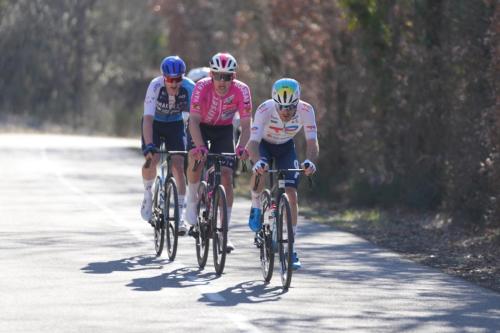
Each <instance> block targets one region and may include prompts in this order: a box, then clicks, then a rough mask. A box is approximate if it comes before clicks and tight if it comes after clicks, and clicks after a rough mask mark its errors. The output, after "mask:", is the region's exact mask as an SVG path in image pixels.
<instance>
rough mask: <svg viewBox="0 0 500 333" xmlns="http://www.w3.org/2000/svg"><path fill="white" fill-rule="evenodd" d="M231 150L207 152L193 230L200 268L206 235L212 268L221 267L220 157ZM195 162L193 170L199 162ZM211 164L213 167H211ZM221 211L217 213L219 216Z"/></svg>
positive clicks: (222, 195) (223, 202)
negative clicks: (210, 250) (196, 221)
mask: <svg viewBox="0 0 500 333" xmlns="http://www.w3.org/2000/svg"><path fill="white" fill-rule="evenodd" d="M228 156H235V154H234V153H221V154H216V153H208V154H207V160H208V161H207V162H212V163H209V164H211V165H207V164H206V168H207V167H208V169H207V171H206V172H205V177H204V178H205V180H203V181H202V182H201V183H200V187H199V189H198V195H199V201H198V226H197V228H196V232H195V234H194V235H195V238H196V254H197V259H198V265H199V266H200V268H203V267H204V266H205V264H206V260H207V256H208V247H209V239H212V241H213V245H212V250H213V257H214V267H215V272H216V273H217V274H218V275H220V274H222V272H223V270H224V265H225V260H226V252H227V229H228V226H227V223H228V221H227V199H226V192H225V189H224V186H223V185H222V184H221V168H222V165H221V161H222V159H223V158H226V157H228ZM199 164H200V162H197V163H195V165H194V167H193V170H195V169H196V168H197V167H198V166H199ZM212 168H213V170H211V169H212ZM219 211H220V216H218V214H219Z"/></svg>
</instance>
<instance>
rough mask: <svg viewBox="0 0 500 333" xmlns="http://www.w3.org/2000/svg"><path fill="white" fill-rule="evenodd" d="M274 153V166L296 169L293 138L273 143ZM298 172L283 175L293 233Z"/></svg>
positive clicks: (295, 220)
mask: <svg viewBox="0 0 500 333" xmlns="http://www.w3.org/2000/svg"><path fill="white" fill-rule="evenodd" d="M275 147H276V149H274V154H275V158H276V167H277V168H278V169H298V168H299V167H300V166H299V161H298V159H297V153H296V151H295V144H294V143H293V140H290V141H288V142H285V143H283V144H281V145H275ZM299 175H300V174H299V173H298V172H287V173H286V175H285V184H286V189H285V191H286V193H287V195H288V199H289V200H290V208H291V210H292V224H293V226H294V233H295V231H296V226H297V214H298V201H297V187H298V184H299Z"/></svg>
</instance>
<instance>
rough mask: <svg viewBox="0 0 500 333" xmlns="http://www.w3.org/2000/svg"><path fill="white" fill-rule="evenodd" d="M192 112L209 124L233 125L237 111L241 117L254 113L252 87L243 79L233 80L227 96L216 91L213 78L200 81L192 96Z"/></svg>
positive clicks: (247, 116)
mask: <svg viewBox="0 0 500 333" xmlns="http://www.w3.org/2000/svg"><path fill="white" fill-rule="evenodd" d="M190 112H191V113H197V114H199V115H200V116H201V123H203V124H208V125H231V124H232V121H233V117H234V115H235V114H236V112H238V113H239V115H240V119H245V118H249V117H251V115H252V98H251V96H250V89H249V88H248V86H247V85H246V84H244V83H243V82H241V81H238V80H233V83H232V84H231V87H230V88H229V91H228V92H227V94H226V95H225V96H219V95H217V93H216V92H215V88H214V85H213V82H212V78H205V79H202V80H200V81H198V82H196V85H195V87H194V90H193V95H192V96H191V111H190Z"/></svg>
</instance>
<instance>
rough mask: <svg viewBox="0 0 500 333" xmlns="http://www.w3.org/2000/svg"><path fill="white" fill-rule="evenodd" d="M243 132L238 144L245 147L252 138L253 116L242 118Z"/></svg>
mask: <svg viewBox="0 0 500 333" xmlns="http://www.w3.org/2000/svg"><path fill="white" fill-rule="evenodd" d="M240 126H241V134H240V141H239V142H238V146H242V147H245V146H246V144H247V142H248V139H249V138H250V127H251V126H252V117H246V118H243V119H241V118H240Z"/></svg>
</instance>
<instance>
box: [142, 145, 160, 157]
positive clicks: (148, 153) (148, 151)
mask: <svg viewBox="0 0 500 333" xmlns="http://www.w3.org/2000/svg"><path fill="white" fill-rule="evenodd" d="M156 152H157V149H156V146H155V144H154V143H148V144H147V145H146V146H145V147H144V149H143V150H142V153H143V154H144V157H146V159H151V158H153V155H154V154H155V153H156Z"/></svg>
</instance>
